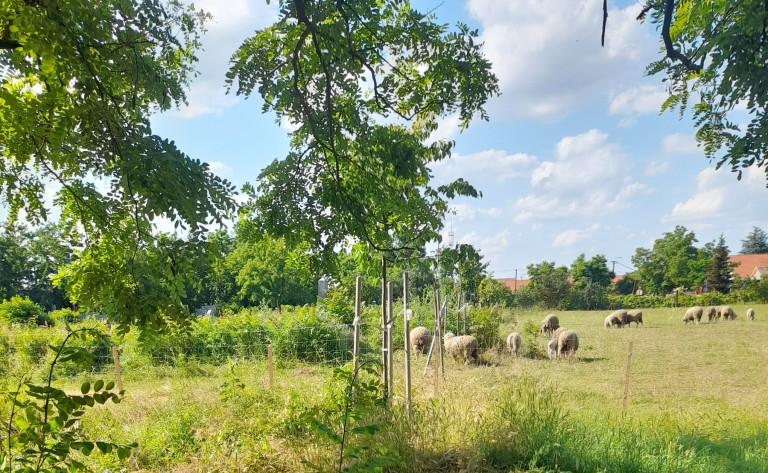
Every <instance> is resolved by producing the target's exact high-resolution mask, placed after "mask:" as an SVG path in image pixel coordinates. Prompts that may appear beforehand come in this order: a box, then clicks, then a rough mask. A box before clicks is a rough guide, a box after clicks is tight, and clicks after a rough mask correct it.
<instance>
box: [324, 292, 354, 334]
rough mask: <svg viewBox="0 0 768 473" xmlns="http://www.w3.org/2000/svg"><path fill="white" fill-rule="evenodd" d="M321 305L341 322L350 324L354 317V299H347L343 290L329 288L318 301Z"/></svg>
mask: <svg viewBox="0 0 768 473" xmlns="http://www.w3.org/2000/svg"><path fill="white" fill-rule="evenodd" d="M320 304H321V306H322V307H323V308H325V309H326V310H327V311H328V312H330V313H331V314H333V315H334V317H335V318H336V319H337V320H338V321H339V322H341V323H343V324H347V325H349V324H351V323H352V322H353V321H354V318H355V307H354V301H349V300H347V297H346V295H345V294H344V291H341V290H339V289H331V290H329V291H328V293H327V294H326V295H325V297H324V298H323V300H322V301H321V302H320Z"/></svg>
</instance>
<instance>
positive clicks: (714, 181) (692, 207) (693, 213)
mask: <svg viewBox="0 0 768 473" xmlns="http://www.w3.org/2000/svg"><path fill="white" fill-rule="evenodd" d="M729 179H730V180H731V181H732V182H730V181H729ZM696 181H697V186H696V191H695V193H694V194H693V195H692V196H691V197H690V198H689V199H688V200H686V201H685V202H678V203H677V204H675V206H674V207H673V208H672V213H670V214H667V215H664V216H663V217H662V219H661V221H662V222H674V223H685V222H697V221H712V220H714V219H717V218H719V217H722V216H723V215H724V214H725V213H726V206H727V204H728V203H729V201H728V199H727V196H728V195H729V194H731V193H730V190H731V189H728V188H729V187H733V186H734V183H735V182H737V181H736V179H734V178H733V176H731V175H728V173H727V172H726V171H723V170H720V171H718V170H715V168H706V169H704V170H703V171H701V172H700V173H699V174H698V176H697V178H696ZM743 190H744V189H742V193H743ZM733 191H734V194H733V195H737V194H736V192H738V189H735V188H734V189H733ZM742 195H743V194H742ZM739 200H740V199H739Z"/></svg>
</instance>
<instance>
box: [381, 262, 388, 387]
mask: <svg viewBox="0 0 768 473" xmlns="http://www.w3.org/2000/svg"><path fill="white" fill-rule="evenodd" d="M387 348H388V347H387V259H386V257H385V256H384V255H383V254H382V255H381V384H383V388H384V389H383V392H382V396H383V397H384V399H385V400H386V399H387V395H388V394H389V387H388V386H387V382H388V381H389V373H387Z"/></svg>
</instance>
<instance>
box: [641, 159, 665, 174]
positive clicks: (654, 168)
mask: <svg viewBox="0 0 768 473" xmlns="http://www.w3.org/2000/svg"><path fill="white" fill-rule="evenodd" d="M668 167H669V163H668V162H666V161H650V162H649V163H648V164H646V165H645V175H646V176H656V175H658V174H664V173H665V172H667V168H668Z"/></svg>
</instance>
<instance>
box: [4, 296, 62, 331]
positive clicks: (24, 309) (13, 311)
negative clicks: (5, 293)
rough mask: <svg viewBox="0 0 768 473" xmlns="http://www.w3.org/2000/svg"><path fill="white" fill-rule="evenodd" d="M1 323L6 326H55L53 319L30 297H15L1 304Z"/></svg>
mask: <svg viewBox="0 0 768 473" xmlns="http://www.w3.org/2000/svg"><path fill="white" fill-rule="evenodd" d="M0 321H3V322H4V323H6V324H37V325H45V324H46V323H47V324H48V325H53V319H52V318H50V317H49V316H48V314H46V313H45V311H44V310H43V308H42V307H40V306H39V305H37V304H35V303H34V302H32V301H31V300H30V299H29V298H28V297H19V296H13V297H11V300H4V301H3V302H0Z"/></svg>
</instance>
